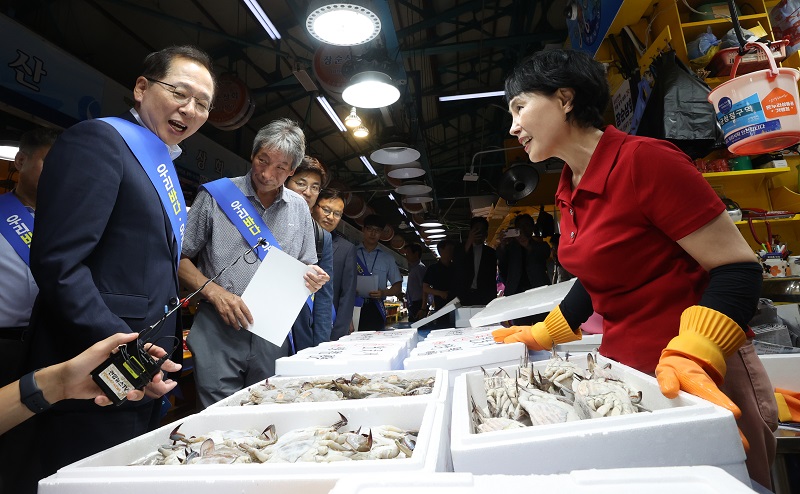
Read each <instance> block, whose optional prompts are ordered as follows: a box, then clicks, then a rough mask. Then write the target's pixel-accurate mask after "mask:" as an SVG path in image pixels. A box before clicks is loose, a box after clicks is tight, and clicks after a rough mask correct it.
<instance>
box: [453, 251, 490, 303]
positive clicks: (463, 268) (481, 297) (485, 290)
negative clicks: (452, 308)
mask: <svg viewBox="0 0 800 494" xmlns="http://www.w3.org/2000/svg"><path fill="white" fill-rule="evenodd" d="M474 255H475V249H474V248H470V249H469V252H464V246H463V245H459V246H458V247H456V255H455V266H456V272H457V273H458V275H457V276H458V295H457V296H458V299H459V300H460V301H461V305H465V306H466V305H486V304H488V303H489V302H491V301H492V300H494V299H495V297H497V254H496V253H495V251H494V249H493V248H491V247H489V246H488V245H484V246H483V250H482V254H481V262H480V264H479V265H478V289H477V292H473V291H472V290H471V289H470V287H471V286H472V278H473V277H474V276H475V257H474Z"/></svg>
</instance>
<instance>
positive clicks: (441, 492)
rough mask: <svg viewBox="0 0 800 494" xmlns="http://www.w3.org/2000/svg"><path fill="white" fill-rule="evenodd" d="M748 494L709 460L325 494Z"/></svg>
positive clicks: (448, 476) (454, 478) (389, 481)
mask: <svg viewBox="0 0 800 494" xmlns="http://www.w3.org/2000/svg"><path fill="white" fill-rule="evenodd" d="M533 491H535V492H558V493H562V494H621V493H626V492H629V493H642V494H644V493H647V494H674V493H676V492H685V493H691V494H746V493H750V494H752V492H753V491H752V490H751V489H750V488H748V487H747V486H745V485H744V484H742V483H741V482H739V481H738V480H736V479H735V478H733V477H731V476H730V475H729V474H728V473H726V472H725V471H724V470H722V469H720V468H717V467H711V466H696V467H657V468H615V469H608V470H575V471H573V472H570V473H565V474H560V475H472V474H470V473H433V474H420V475H415V476H414V477H412V478H409V477H401V476H398V475H380V476H378V475H373V474H369V475H364V476H360V477H348V478H343V479H341V480H339V481H338V482H336V486H335V487H334V488H333V489H332V490H331V492H330V494H378V493H380V494H408V493H409V492H413V493H414V494H482V493H486V492H497V493H503V494H515V493H524V492H533Z"/></svg>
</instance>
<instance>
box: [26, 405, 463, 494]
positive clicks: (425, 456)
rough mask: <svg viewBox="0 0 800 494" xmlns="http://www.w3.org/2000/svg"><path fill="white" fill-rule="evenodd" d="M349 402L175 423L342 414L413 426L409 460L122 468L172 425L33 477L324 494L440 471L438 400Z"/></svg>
mask: <svg viewBox="0 0 800 494" xmlns="http://www.w3.org/2000/svg"><path fill="white" fill-rule="evenodd" d="M353 403H354V402H351V403H349V404H348V403H347V402H336V403H333V404H331V403H330V402H328V403H317V404H315V405H316V406H315V407H313V408H306V409H303V410H298V409H297V408H286V407H264V408H262V407H255V408H250V413H236V414H231V413H225V412H224V411H209V412H207V413H202V414H196V415H191V416H189V417H187V418H186V419H185V420H184V421H183V424H182V425H181V428H180V431H181V432H183V433H184V434H186V435H187V436H191V435H202V434H205V433H207V432H210V431H212V430H227V429H237V430H238V429H250V428H253V429H258V430H261V429H264V428H266V427H267V426H268V425H270V424H274V425H275V428H276V430H277V433H278V435H279V436H280V434H281V433H282V431H283V432H286V431H289V430H292V429H296V428H302V427H309V426H328V425H331V424H333V423H334V422H336V421H338V420H339V412H341V413H342V414H343V415H345V417H347V419H348V425H346V426H345V427H346V428H347V430H356V429H358V428H359V427H361V430H362V431H364V430H367V429H369V427H371V426H378V425H394V426H397V427H400V428H403V429H406V430H418V431H419V433H418V436H417V443H416V447H415V449H414V454H413V455H412V457H411V458H403V459H386V460H363V461H337V462H331V463H264V464H252V463H251V464H231V465H160V466H127V465H128V464H129V463H131V462H133V461H136V460H137V459H139V458H142V457H144V456H146V455H147V454H149V453H151V452H154V451H156V448H157V447H158V446H159V445H160V444H164V443H169V439H168V438H169V434H170V432H171V431H172V430H173V429H174V428H175V426H176V425H177V424H168V425H166V426H164V427H161V428H159V429H156V430H155V431H152V432H149V433H147V434H144V435H142V436H140V437H137V438H135V439H132V440H130V441H127V442H125V443H123V444H120V445H117V446H115V447H113V448H109V449H107V450H105V451H102V452H100V453H97V454H95V455H92V456H90V457H88V458H85V459H83V460H80V461H78V462H75V463H73V464H71V465H68V466H66V467H64V468H62V469H60V470H59V471H58V472H57V473H56V474H54V475H52V476H50V477H47V478H45V479H43V480H41V481H40V482H39V493H40V494H108V493H109V492H114V493H115V494H141V493H142V492H145V491H151V490H152V489H154V488H157V489H160V490H164V491H167V492H178V491H180V492H191V493H192V494H219V493H232V492H237V493H240V492H244V493H256V492H281V493H290V494H291V493H297V494H317V493H319V494H321V493H327V492H329V491H330V489H331V488H332V487H333V486H334V484H335V482H336V480H337V479H339V478H342V477H346V476H349V475H359V476H360V475H364V474H368V473H370V472H371V473H377V474H382V475H383V474H386V473H392V472H394V473H397V474H401V475H404V476H413V475H416V474H417V473H421V472H428V473H431V472H435V471H441V470H443V469H444V468H446V465H445V461H446V453H447V451H446V449H447V441H446V434H447V430H446V427H445V425H444V424H445V417H446V410H445V408H444V407H443V406H442V405H441V404H440V403H435V402H427V403H425V402H415V403H406V404H403V405H402V406H400V405H388V406H385V405H380V404H378V402H377V401H371V402H370V403H369V404H368V405H365V404H364V403H359V404H357V405H353Z"/></svg>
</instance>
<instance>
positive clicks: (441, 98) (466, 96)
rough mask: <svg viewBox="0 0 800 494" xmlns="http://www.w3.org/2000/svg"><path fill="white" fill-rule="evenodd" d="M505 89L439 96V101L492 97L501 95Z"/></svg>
mask: <svg viewBox="0 0 800 494" xmlns="http://www.w3.org/2000/svg"><path fill="white" fill-rule="evenodd" d="M504 94H506V93H505V91H489V92H486V93H472V94H454V95H453V96H439V101H458V100H461V99H476V98H493V97H495V96H503V95H504Z"/></svg>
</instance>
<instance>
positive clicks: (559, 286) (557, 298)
mask: <svg viewBox="0 0 800 494" xmlns="http://www.w3.org/2000/svg"><path fill="white" fill-rule="evenodd" d="M575 280H576V278H573V279H571V280H569V281H563V282H561V283H556V284H555V285H546V286H540V287H537V288H531V289H530V290H526V291H524V292H522V293H517V294H515V295H509V296H507V297H498V298H496V299H494V300H492V301H491V302H489V303H488V304H487V305H486V308H485V309H483V310H482V311H480V312H479V313H477V314H475V315H474V316H472V317H471V318H470V320H469V322H470V326H488V325H489V324H496V323H500V322H502V321H509V320H511V319H515V318H518V317H525V316H532V315H535V314H543V313H545V312H550V311H551V310H553V309H555V308H556V306H557V305H558V304H560V303H561V301H562V300H563V299H564V297H566V296H567V293H569V290H570V289H571V288H572V285H574V284H575Z"/></svg>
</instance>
